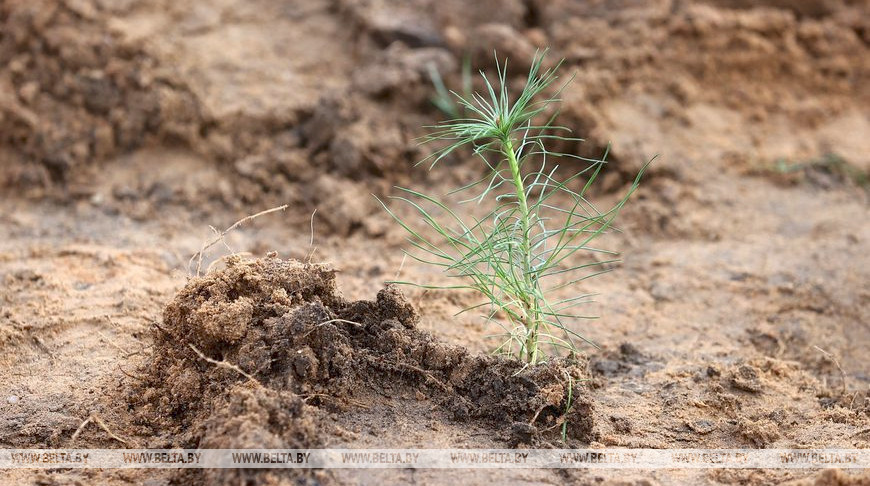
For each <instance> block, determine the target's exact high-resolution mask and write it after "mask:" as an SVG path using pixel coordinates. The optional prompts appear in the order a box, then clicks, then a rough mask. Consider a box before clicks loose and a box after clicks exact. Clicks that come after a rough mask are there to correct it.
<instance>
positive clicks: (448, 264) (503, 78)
mask: <svg viewBox="0 0 870 486" xmlns="http://www.w3.org/2000/svg"><path fill="white" fill-rule="evenodd" d="M545 54H546V53H541V54H536V55H535V58H534V59H533V62H532V65H531V69H530V71H529V75H528V79H527V80H526V84H525V87H524V88H523V89H522V91H521V92H520V93H519V95H518V96H516V98H512V97H511V96H510V95H509V89H508V86H507V83H508V79H507V62H505V63H503V64H499V63H498V61H497V62H496V70H497V81H496V83H495V84H493V83H492V82H491V81H490V79H489V78H488V77H487V75H486V74H485V73H483V72H482V71H481V73H480V74H481V77H482V78H483V83H484V85H485V88H486V89H485V93H484V94H481V93H477V92H475V93H473V94H471V95H465V96H463V95H459V94H456V93H452V94H453V96H454V97H455V98H456V102H457V103H458V104H459V105H460V106H461V107H462V111H463V113H465V114H466V115H465V116H464V117H462V118H454V119H451V120H448V121H446V122H443V123H440V124H438V125H437V126H435V127H432V128H434V131H433V132H432V133H431V134H430V135H428V136H426V137H424V139H423V141H424V142H428V143H439V144H442V145H441V146H440V148H438V149H437V150H436V151H435V152H434V153H433V154H432V155H431V156H430V157H428V158H427V159H424V161H423V162H428V163H429V164H430V169H432V168H434V167H435V166H436V165H437V164H438V163H439V162H441V161H442V160H443V159H444V158H445V157H447V156H448V155H450V154H452V153H454V152H455V151H456V150H457V149H460V148H463V147H467V148H469V149H470V150H471V153H472V154H473V155H474V156H476V157H477V158H479V159H480V160H481V161H482V162H483V163H484V164H485V165H486V166H487V168H488V169H489V170H488V173H487V175H486V176H485V177H483V178H482V179H480V180H477V181H475V182H473V183H471V184H468V185H466V186H464V187H460V188H458V189H456V190H454V191H451V192H450V193H449V195H454V194H462V193H464V194H469V195H470V197H467V198H466V199H465V200H464V201H462V203H468V202H476V203H477V204H478V205H481V206H482V207H483V208H487V209H486V214H485V215H484V216H483V217H478V218H475V217H472V216H463V215H461V214H460V213H459V212H457V211H455V210H454V209H452V208H451V207H449V206H448V205H447V203H445V202H443V201H442V199H440V198H438V197H435V196H432V195H427V194H424V193H422V192H418V191H415V190H413V189H407V188H397V189H398V190H399V191H401V193H402V194H401V195H399V196H396V197H393V198H391V199H395V200H398V201H401V202H403V203H406V204H409V205H410V206H411V208H412V209H413V211H414V212H415V213H416V214H417V215H418V216H419V217H420V219H421V222H422V226H420V225H418V224H417V223H415V222H413V221H411V220H409V219H403V218H402V217H400V216H398V214H397V213H396V212H395V211H392V210H390V208H389V207H387V206H386V205H384V207H385V209H386V210H387V211H388V212H389V213H390V215H391V216H392V217H393V218H394V219H395V220H396V221H397V222H398V224H399V225H401V226H402V228H404V229H405V230H406V231H407V232H408V241H409V243H410V244H411V246H413V247H414V250H412V251H410V252H407V253H408V256H410V257H411V258H413V259H415V260H417V261H420V262H423V263H427V264H432V265H435V266H438V267H441V268H442V269H443V270H444V271H445V272H447V274H448V275H450V276H451V277H456V278H457V279H460V280H461V281H462V283H459V284H457V285H451V286H443V285H425V284H420V283H414V282H397V283H403V284H409V285H415V286H420V287H425V288H451V289H471V290H474V291H476V292H478V293H480V294H482V295H483V296H484V297H485V299H486V301H485V302H484V303H483V304H480V305H477V306H472V307H470V308H467V309H464V310H463V312H465V311H468V310H472V309H478V308H486V309H487V313H486V318H487V319H488V320H489V321H492V322H495V323H497V324H499V325H501V326H502V327H503V329H504V330H505V335H506V339H505V340H504V342H503V343H502V344H501V345H500V346H498V348H497V349H496V351H497V352H501V353H506V354H515V355H516V356H517V357H519V358H520V359H522V360H524V361H525V362H527V363H528V364H535V363H538V362H540V361H541V360H543V359H545V358H546V356H547V355H546V351H545V348H547V349H552V350H553V351H554V352H556V353H558V352H559V350H568V351H569V352H572V353H573V352H576V350H577V340H581V341H585V342H589V343H590V344H592V343H591V342H590V341H588V340H587V339H586V338H585V337H583V335H582V334H581V333H579V332H577V331H575V330H573V329H572V328H571V324H573V323H572V322H571V321H572V320H575V319H584V318H590V317H587V316H583V315H579V314H577V313H575V312H574V311H573V309H575V308H577V307H578V306H579V305H580V304H583V303H588V302H590V300H589V299H590V298H591V297H592V295H593V294H589V293H583V294H579V295H572V296H569V297H562V298H559V299H555V298H554V297H553V296H554V295H555V293H556V292H558V291H559V290H560V289H565V288H571V289H574V288H576V286H577V284H579V283H580V282H582V281H584V280H586V279H588V278H590V277H593V276H595V275H598V274H601V273H603V272H606V271H608V270H609V269H610V268H611V267H610V264H612V263H614V262H616V261H617V260H616V259H615V253H614V252H612V251H608V250H604V249H601V248H596V247H593V246H591V243H592V242H593V240H595V239H596V238H597V237H598V236H600V235H601V234H602V233H604V232H605V231H606V230H607V229H608V228H609V227H610V226H611V223H612V222H613V220H614V218H615V217H616V215H617V214H618V213H619V211H620V209H621V208H622V207H623V205H624V204H625V202H626V201H627V200H628V197H629V196H630V195H631V193H632V192H634V190H635V189H636V188H637V187H638V184H639V181H640V178H641V175H642V174H643V170H641V171H640V173H639V174H638V176H637V178H636V179H635V180H634V182H633V183H632V185H631V186H630V188H629V189H628V191H627V193H626V194H625V196H624V197H622V198H621V199H620V200H619V201H618V202H617V203H616V204H615V205H614V206H613V207H612V208H611V209H609V210H607V211H599V210H598V209H596V207H595V206H594V205H593V204H591V203H590V202H589V201H588V200H587V199H586V194H587V192H588V190H589V188H590V186H591V185H592V183H593V182H594V181H595V179H596V177H597V176H598V175H599V173H600V172H601V170H602V167H604V164H605V159H606V157H607V154H606V153H605V154H604V156H603V157H602V158H601V159H600V160H593V159H588V158H584V157H580V156H577V155H572V154H564V153H556V152H552V151H550V150H548V148H547V144H548V143H552V142H556V141H579V140H580V139H576V138H571V137H569V136H567V133H568V132H569V130H568V129H567V128H565V127H561V126H556V125H554V124H553V118H554V116H550V117H549V118H548V119H547V120H544V121H541V119H542V118H545V117H546V116H547V115H548V114H549V113H550V110H549V108H550V106H551V105H554V104H558V103H559V102H560V99H559V95H560V92H561V91H562V88H564V85H563V86H562V88H559V89H552V88H551V86H552V85H553V83H554V82H555V81H556V80H557V79H558V76H557V74H556V73H557V70H558V68H559V67H560V65H561V62H560V63H559V64H557V65H556V66H555V67H553V68H552V69H544V68H543V66H542V65H543V62H544V56H545ZM457 111H458V110H457ZM557 159H563V160H568V161H570V162H571V164H569V165H570V167H571V168H572V169H571V170H572V172H571V173H570V175H568V176H567V177H562V178H560V177H559V176H558V175H557V174H559V172H557V168H558V166H557V165H555V164H554V161H555V160H557ZM577 164H582V166H583V167H581V168H579V169H573V167H576V165H577ZM644 168H645V167H644ZM563 170H564V169H563ZM460 204H461V203H460ZM593 254H598V255H605V258H596V257H595V255H593ZM583 257H585V259H584V258H583ZM580 260H582V261H580ZM593 345H594V344H593Z"/></svg>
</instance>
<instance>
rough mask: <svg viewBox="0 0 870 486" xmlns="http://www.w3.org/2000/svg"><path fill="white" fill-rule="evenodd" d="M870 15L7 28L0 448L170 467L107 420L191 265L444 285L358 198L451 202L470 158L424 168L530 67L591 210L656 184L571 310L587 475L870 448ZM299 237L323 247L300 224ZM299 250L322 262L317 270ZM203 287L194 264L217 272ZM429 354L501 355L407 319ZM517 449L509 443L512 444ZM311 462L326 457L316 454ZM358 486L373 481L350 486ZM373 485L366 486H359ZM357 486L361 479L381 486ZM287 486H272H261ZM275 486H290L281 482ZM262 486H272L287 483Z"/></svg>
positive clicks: (422, 14)
mask: <svg viewBox="0 0 870 486" xmlns="http://www.w3.org/2000/svg"><path fill="white" fill-rule="evenodd" d="M868 46H870V7H868V6H867V4H866V2H862V1H851V0H835V1H819V0H816V1H813V0H806V1H784V0H766V1H758V2H750V1H742V0H733V1H728V0H710V1H683V0H654V1H637V0H598V1H568V0H553V1H543V0H503V1H489V0H482V1H478V2H460V1H457V0H440V1H439V0H412V1H408V2H387V1H379V0H368V1H364V0H360V1H356V0H332V1H319V0H311V1H277V0H250V1H240V0H217V1H213V2H192V1H186V0H173V1H164V0H143V1H139V2H133V1H129V0H61V1H42V0H26V1H25V0H3V1H0V228H2V233H0V236H2V237H0V364H2V369H3V370H4V371H3V376H2V379H0V444H2V446H4V447H45V448H50V447H92V448H99V447H118V446H123V445H125V444H122V443H119V442H118V441H117V440H116V439H113V438H111V437H110V436H109V435H108V434H107V433H106V431H104V430H102V429H101V428H100V427H97V426H95V425H93V424H91V425H90V426H87V427H86V428H84V429H83V430H82V431H81V433H80V434H79V435H78V436H77V437H76V438H75V440H73V438H72V435H73V433H74V431H76V429H77V428H78V427H79V426H80V424H81V423H82V422H83V421H84V420H85V419H86V418H87V417H88V416H90V415H91V414H98V416H99V417H101V418H102V420H103V421H104V422H105V423H106V424H107V425H108V426H109V427H114V428H115V429H116V432H117V435H119V437H120V438H123V439H124V440H125V441H126V445H127V446H142V447H145V446H149V445H154V444H159V443H162V442H161V441H164V440H166V437H154V436H151V435H149V432H146V431H144V430H141V429H137V428H136V427H135V426H134V425H132V422H131V420H132V419H131V413H132V412H131V411H130V410H129V409H128V407H127V404H126V402H125V401H124V399H123V398H122V397H123V391H124V390H126V389H127V388H128V387H129V385H130V380H136V375H135V372H134V370H136V369H137V367H138V366H140V365H141V364H142V363H143V362H144V360H145V359H146V358H147V356H149V353H151V351H152V350H153V346H152V344H153V343H152V341H151V339H152V337H151V332H150V331H151V329H152V325H153V323H155V322H160V320H161V316H162V311H163V307H164V306H165V305H166V304H167V303H168V302H169V301H170V300H171V299H172V297H173V295H174V294H175V292H176V291H178V290H179V289H180V288H181V287H182V286H183V285H184V283H185V281H186V276H187V273H188V269H187V262H188V258H189V257H190V255H191V254H193V253H194V252H196V251H197V250H199V248H200V247H201V245H202V242H203V241H205V240H207V239H209V238H210V237H211V236H212V232H211V230H210V229H209V225H213V226H215V227H217V228H225V227H227V226H229V225H230V224H232V223H233V222H234V221H236V220H238V219H240V218H241V217H244V216H246V215H249V214H252V213H256V212H258V211H261V210H264V209H267V208H270V207H273V206H277V205H280V204H289V208H288V209H287V210H286V211H283V212H279V213H275V214H271V215H268V216H264V217H263V218H261V219H258V220H256V221H255V222H253V223H251V224H248V225H245V226H244V227H243V228H242V229H240V230H238V231H236V232H234V233H232V234H231V235H229V236H228V237H227V243H228V244H229V245H230V246H231V247H232V249H233V250H234V251H236V252H250V253H251V254H253V255H255V256H262V255H263V254H265V253H266V252H268V251H272V250H274V251H277V252H278V254H279V256H281V257H283V258H297V259H301V260H306V259H309V258H310V259H312V260H314V261H326V262H329V263H331V264H332V265H333V266H334V267H335V268H336V269H337V270H338V271H339V273H338V276H337V279H338V284H339V287H340V288H341V290H342V292H343V294H344V295H345V297H347V298H349V299H372V298H374V295H375V294H376V293H377V291H378V290H379V289H381V288H382V284H383V281H385V280H390V279H392V278H394V277H395V276H396V275H397V274H401V276H402V278H403V279H406V280H419V281H436V282H437V281H443V279H444V278H443V277H442V276H440V275H438V274H437V273H436V272H435V271H433V270H432V269H431V268H425V267H422V266H419V265H415V264H412V263H411V262H410V261H408V262H403V258H402V251H401V250H402V248H403V235H402V233H401V229H400V228H397V227H395V226H394V225H392V224H391V221H390V220H389V218H388V216H387V215H386V214H385V213H384V212H383V211H382V210H381V209H379V207H378V205H377V201H376V200H375V199H374V198H373V197H372V194H376V195H389V194H391V190H392V189H391V188H392V186H394V185H406V186H407V185H412V186H413V187H414V188H418V189H422V188H427V189H428V190H431V191H434V192H446V191H447V190H448V189H449V188H452V187H455V186H456V185H457V184H460V183H463V182H467V181H470V180H473V179H474V178H475V177H476V176H480V175H481V174H482V172H483V168H482V167H480V164H479V163H476V162H475V161H474V160H473V159H471V158H470V157H469V158H468V160H463V157H456V158H455V159H454V160H449V161H447V163H446V164H445V165H444V166H442V167H440V168H438V169H436V170H434V171H432V172H428V171H427V170H426V168H425V167H414V163H415V162H416V161H418V160H420V159H421V158H422V157H424V156H425V155H426V150H427V149H426V148H425V147H420V146H419V145H418V143H417V141H416V138H417V137H419V136H421V135H423V134H424V133H425V130H424V129H423V128H421V127H422V126H423V125H430V124H433V123H435V122H437V121H439V120H441V119H443V118H444V116H445V115H444V114H443V113H441V112H440V111H439V110H438V109H436V108H435V106H434V105H433V103H432V97H433V96H434V94H435V90H434V88H433V86H432V81H431V73H432V72H433V71H437V72H438V73H439V74H440V75H441V76H442V77H443V78H444V80H445V83H446V84H447V86H448V87H450V88H453V89H457V90H460V89H461V87H462V84H463V75H462V71H463V69H462V67H463V63H464V62H465V60H466V59H469V60H470V64H471V65H473V66H474V67H475V69H476V68H483V69H487V68H491V67H493V66H494V60H493V56H492V52H493V50H496V51H497V52H498V54H499V56H506V57H509V58H510V63H509V65H508V66H509V73H510V74H511V77H512V78H511V79H512V86H515V87H517V88H518V87H519V86H521V85H522V82H523V81H524V78H525V76H524V74H525V73H526V72H527V69H528V66H529V62H530V60H531V59H532V56H533V55H534V53H535V51H536V49H540V48H545V47H549V48H550V49H551V52H550V55H549V60H550V61H556V60H557V59H559V58H563V57H564V58H565V59H566V63H565V64H564V66H563V67H562V70H563V72H564V78H565V79H567V78H570V77H571V76H574V78H573V82H572V83H571V84H570V85H568V87H567V88H566V89H565V91H564V93H563V96H562V97H563V99H564V102H563V104H562V108H561V112H560V113H559V115H558V118H557V123H558V124H561V125H564V126H567V127H569V128H571V129H572V130H573V131H574V133H575V135H576V136H579V137H582V138H585V139H586V142H584V143H582V144H572V145H570V146H563V147H558V148H559V149H561V150H563V151H570V152H572V153H577V154H582V155H586V156H601V155H602V154H603V152H604V151H605V149H606V147H607V146H608V144H610V146H611V149H610V156H609V157H608V160H609V161H610V162H609V165H608V168H607V170H606V171H605V173H604V177H603V179H602V180H600V181H599V182H600V184H599V188H598V189H597V193H596V194H595V200H596V201H601V204H602V206H606V204H607V202H612V201H614V200H615V199H616V198H618V197H619V195H620V194H622V192H623V191H624V190H625V188H626V186H627V184H628V182H629V181H630V180H631V179H633V177H634V176H635V175H636V173H637V171H638V170H639V168H640V167H641V166H642V165H643V164H644V163H645V162H647V161H648V160H649V159H651V158H652V157H653V156H654V155H656V154H658V155H659V157H658V158H657V159H656V161H655V162H654V163H653V165H652V167H651V169H650V170H649V172H648V175H647V176H646V177H645V179H644V181H643V183H642V184H641V188H640V190H639V191H638V192H637V193H636V194H635V195H634V196H633V198H632V200H631V201H630V202H629V204H628V205H627V206H626V208H625V210H624V211H623V213H622V215H621V216H620V223H619V226H620V229H621V230H622V231H621V232H620V233H614V234H611V235H608V236H607V237H606V242H607V244H609V245H610V247H611V248H614V249H618V250H620V251H621V252H622V253H623V260H624V263H623V264H622V265H621V266H620V267H619V268H618V269H617V270H616V271H614V272H611V273H609V274H606V275H604V276H601V277H599V278H596V279H593V280H591V281H589V282H588V284H586V285H587V287H584V289H582V290H583V291H595V292H599V293H600V294H601V295H600V297H599V298H598V300H599V302H598V303H597V304H595V306H594V308H592V309H590V314H597V315H600V316H601V319H599V320H597V321H592V322H584V323H578V326H582V330H583V332H585V334H586V335H588V336H589V337H591V338H592V339H593V340H594V341H596V342H597V343H599V344H600V345H601V347H602V349H601V350H595V349H593V348H589V349H588V352H589V356H590V370H591V372H592V374H593V380H592V382H591V383H590V389H591V391H590V395H589V398H590V399H591V400H592V402H593V404H594V414H595V421H594V422H595V431H594V432H595V434H594V435H595V440H593V441H592V443H591V444H592V445H593V446H599V445H600V446H607V447H617V446H626V447H656V448H658V447H662V448H665V447H711V448H713V447H719V448H740V447H775V448H788V447H820V448H821V447H832V448H865V447H868V445H870V395H868V390H870V359H868V356H870V218H868V215H870V212H868V203H870V200H868V194H870V182H868V171H870V82H868V80H870V49H868ZM315 209H316V213H315V214H314V216H313V217H312V212H313V211H314V210H315ZM312 230H313V244H312V243H311V242H312ZM218 256H220V255H211V257H210V260H209V261H208V262H206V263H207V264H210V263H211V259H213V258H216V257H218ZM406 294H407V295H408V297H409V299H410V300H411V301H412V302H413V303H414V304H415V305H416V306H417V307H418V309H419V311H420V314H421V323H420V327H422V328H423V329H425V330H427V331H429V332H431V333H433V334H434V335H435V336H437V337H439V338H440V339H442V340H443V341H444V342H446V343H449V344H461V345H464V346H467V347H468V348H469V349H470V350H472V351H486V350H489V349H491V347H492V344H493V341H491V340H489V339H487V338H486V336H487V335H489V334H491V333H492V332H493V328H491V327H489V326H486V325H485V324H484V323H482V322H481V321H480V320H479V319H476V318H475V317H474V316H465V315H463V316H461V317H454V314H455V312H457V311H458V310H460V309H461V308H462V307H464V306H467V305H468V304H472V303H474V302H475V301H474V297H473V296H469V295H466V294H462V293H448V292H443V291H428V292H422V291H414V290H408V291H406ZM368 407H369V408H364V407H356V408H355V407H348V408H347V409H346V410H342V411H336V412H333V419H334V420H335V423H336V424H337V426H339V427H340V428H341V430H343V431H344V432H342V433H341V434H337V435H334V436H330V438H328V440H326V442H327V443H328V444H329V445H337V446H348V447H354V446H357V447H366V446H371V447H504V446H505V444H506V440H507V439H505V437H504V436H503V435H504V434H503V433H502V432H503V430H501V429H500V428H499V427H498V426H497V425H493V424H481V425H474V426H465V425H462V424H456V423H453V422H451V420H450V419H449V417H442V416H441V415H438V413H437V412H433V410H432V409H431V408H430V407H428V405H426V404H425V403H418V401H417V400H414V399H413V397H394V398H392V399H390V398H386V397H385V398H384V399H383V400H382V401H381V402H380V403H376V404H369V405H368ZM509 425H510V424H504V427H505V428H507V427H508V426H509ZM324 433H326V432H324ZM363 473H366V474H365V475H364V474H363ZM369 473H371V474H369ZM2 474H3V476H4V477H5V479H4V481H8V482H13V481H15V482H22V483H25V484H26V483H28V482H29V483H33V484H76V483H77V482H78V483H81V484H89V483H114V484H121V483H126V482H134V483H139V482H142V481H145V480H148V481H151V484H164V483H165V482H166V481H169V480H170V479H172V478H171V477H170V474H169V473H168V472H161V471H151V472H141V471H98V470H87V471H80V472H75V471H54V472H48V473H33V472H28V471H11V472H10V471H6V472H3V473H2ZM372 474H373V475H372ZM272 479H275V478H272ZM279 479H280V478H279ZM279 479H276V480H279ZM309 480H310V481H316V480H320V481H324V482H338V483H351V484H353V483H371V482H373V481H389V482H401V483H412V482H423V483H426V484H447V483H455V482H456V481H457V480H466V481H468V480H472V481H476V482H483V481H493V480H502V481H510V480H513V481H517V480H522V481H527V482H549V483H553V482H559V483H563V482H565V481H566V480H571V481H578V482H581V483H595V484H638V485H641V484H777V483H787V482H789V484H867V483H866V482H862V481H870V479H867V477H866V476H864V478H863V479H862V478H860V477H856V476H854V475H850V474H847V473H842V472H837V473H827V474H819V473H818V472H816V471H809V470H804V471H800V470H796V471H785V470H782V471H776V470H766V471H761V470H746V471H744V470H726V471H646V472H644V471H630V472H629V473H628V474H625V473H617V474H614V473H611V472H607V471H569V472H564V471H550V470H542V471H519V470H517V471H483V470H482V471H471V472H467V471H462V472H452V471H411V470H407V471H404V470H402V471H399V470H388V471H373V470H369V471H362V472H360V471H353V470H347V471H337V472H335V473H334V474H332V475H329V476H325V477H321V478H314V479H311V478H309Z"/></svg>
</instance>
